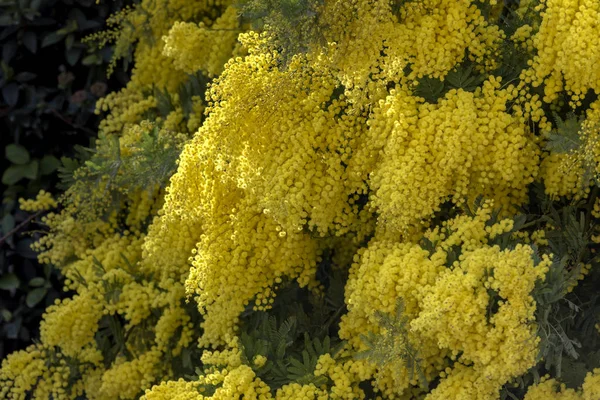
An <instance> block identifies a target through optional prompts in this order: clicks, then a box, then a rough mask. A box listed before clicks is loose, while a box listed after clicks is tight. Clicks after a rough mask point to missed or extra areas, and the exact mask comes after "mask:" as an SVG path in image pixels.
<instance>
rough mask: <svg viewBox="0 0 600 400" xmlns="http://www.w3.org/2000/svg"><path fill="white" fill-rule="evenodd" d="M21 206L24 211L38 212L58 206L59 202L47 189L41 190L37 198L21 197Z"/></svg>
mask: <svg viewBox="0 0 600 400" xmlns="http://www.w3.org/2000/svg"><path fill="white" fill-rule="evenodd" d="M19 206H20V207H21V210H23V211H30V212H37V211H46V210H49V209H51V208H55V207H56V206H58V203H57V202H56V200H54V198H53V197H52V194H51V193H48V192H46V191H45V190H40V192H39V193H38V194H37V196H36V197H35V200H34V199H27V200H25V199H19Z"/></svg>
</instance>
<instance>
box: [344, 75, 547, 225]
mask: <svg viewBox="0 0 600 400" xmlns="http://www.w3.org/2000/svg"><path fill="white" fill-rule="evenodd" d="M500 85H501V81H500V79H498V78H494V77H490V78H489V80H488V81H486V82H484V83H483V86H482V88H481V89H479V88H478V89H477V90H476V91H475V92H474V93H469V92H465V91H463V90H458V91H456V90H451V91H450V92H448V94H447V95H446V96H445V97H444V98H443V99H441V100H440V101H439V102H438V104H427V103H426V104H423V105H421V106H417V107H415V106H416V104H417V102H416V100H411V99H410V98H408V99H407V95H406V93H402V92H399V93H397V94H396V93H392V94H391V95H390V96H389V97H388V98H387V99H386V101H385V102H384V103H383V104H382V105H381V107H380V108H379V109H377V110H375V112H374V117H372V118H371V119H370V120H369V127H370V129H369V133H368V136H367V139H366V140H365V142H364V144H365V146H366V147H367V148H368V150H367V151H365V155H363V157H370V158H373V157H374V154H376V152H381V153H382V154H383V157H382V159H381V161H380V163H379V164H378V165H376V166H375V167H374V168H373V170H372V171H371V175H370V182H369V185H370V187H371V188H372V189H373V191H374V195H373V205H374V206H375V207H376V209H377V212H378V213H379V222H380V223H382V224H386V225H390V226H391V227H393V228H396V229H400V230H406V228H407V227H409V226H410V225H413V224H415V223H419V221H426V220H427V219H428V218H429V217H431V216H432V215H433V213H434V212H436V211H439V206H440V205H441V204H442V203H444V202H445V201H446V200H452V201H453V202H454V203H455V204H457V205H461V204H463V203H464V202H465V201H473V200H474V199H475V198H476V197H477V196H479V195H484V196H485V197H486V198H490V199H494V201H495V202H496V204H497V205H498V206H502V207H503V208H504V209H505V210H506V211H512V210H513V208H514V206H516V205H519V204H522V203H523V202H524V201H525V199H526V192H527V189H526V188H527V185H528V184H529V183H531V182H533V180H534V179H535V177H536V175H537V168H538V163H539V160H538V159H539V149H538V148H537V146H536V144H535V140H534V138H533V135H532V134H531V132H529V130H528V129H527V127H526V126H524V125H523V124H522V123H520V122H519V121H518V119H517V118H515V117H514V116H512V115H511V114H510V113H509V110H507V109H506V103H507V102H508V101H510V100H511V99H512V95H511V94H510V93H511V91H512V89H511V87H510V86H509V87H508V88H507V89H504V90H503V89H500ZM379 143H384V145H383V146H382V147H379V146H378V144H379ZM362 160H363V158H358V157H357V159H356V160H353V161H355V162H356V163H357V164H358V165H361V166H362V165H365V163H364V162H362Z"/></svg>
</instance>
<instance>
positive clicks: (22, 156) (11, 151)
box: [4, 143, 29, 165]
mask: <svg viewBox="0 0 600 400" xmlns="http://www.w3.org/2000/svg"><path fill="white" fill-rule="evenodd" d="M4 154H5V155H6V158H7V159H8V161H10V162H12V163H13V164H17V165H23V164H27V163H28V162H29V152H28V151H27V149H26V148H25V147H23V146H19V145H18V144H14V143H13V144H9V145H8V146H6V147H5V148H4Z"/></svg>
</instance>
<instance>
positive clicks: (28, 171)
mask: <svg viewBox="0 0 600 400" xmlns="http://www.w3.org/2000/svg"><path fill="white" fill-rule="evenodd" d="M39 164H40V163H39V161H38V160H33V161H31V162H30V163H29V164H27V165H24V166H23V167H24V170H23V175H24V176H25V178H28V179H31V180H34V179H36V178H37V177H38V171H39Z"/></svg>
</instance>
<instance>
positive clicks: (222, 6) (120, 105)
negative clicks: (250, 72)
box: [92, 0, 238, 134]
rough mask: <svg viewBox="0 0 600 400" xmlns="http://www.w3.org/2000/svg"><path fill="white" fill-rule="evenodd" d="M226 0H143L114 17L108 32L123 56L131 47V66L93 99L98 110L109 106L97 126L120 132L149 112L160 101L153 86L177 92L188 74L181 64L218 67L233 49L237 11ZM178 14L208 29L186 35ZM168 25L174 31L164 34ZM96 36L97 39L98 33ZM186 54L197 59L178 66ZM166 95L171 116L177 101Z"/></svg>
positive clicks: (211, 71) (205, 69)
mask: <svg viewBox="0 0 600 400" xmlns="http://www.w3.org/2000/svg"><path fill="white" fill-rule="evenodd" d="M230 3H231V1H230V0H201V1H186V0H143V1H141V2H140V3H139V4H137V5H136V6H135V7H133V8H131V9H129V10H128V12H126V13H122V15H120V18H117V19H115V20H114V21H113V25H115V26H116V28H115V29H114V30H112V31H109V32H108V33H107V34H108V35H109V36H111V37H112V40H115V41H116V47H117V55H119V56H120V57H125V58H127V57H129V54H128V53H130V52H132V53H133V54H132V56H133V60H134V62H135V68H134V69H133V71H132V75H131V80H130V81H129V83H128V84H127V86H126V87H125V88H124V89H123V90H121V91H120V92H117V93H111V94H109V95H108V96H106V97H104V98H103V99H100V100H99V101H98V103H97V104H96V110H97V113H100V112H101V111H110V114H109V115H107V116H106V117H105V118H104V119H103V120H102V122H101V124H100V130H101V132H104V133H107V134H109V133H110V134H120V133H121V132H122V131H123V130H124V128H127V127H128V126H130V125H132V124H137V123H139V122H141V121H142V120H143V119H144V117H145V116H146V115H147V113H148V112H152V111H154V112H155V110H156V107H157V106H158V105H159V104H158V103H159V102H160V100H159V99H158V98H157V97H156V96H157V91H158V92H159V93H162V92H163V91H166V93H168V94H169V95H171V96H173V95H175V94H178V93H179V89H180V87H181V85H183V84H184V83H185V82H186V80H187V76H186V74H185V73H182V72H181V69H182V68H183V69H184V70H185V71H186V72H189V73H196V72H200V73H202V74H205V75H207V76H213V75H215V74H217V73H219V72H220V71H221V69H222V66H223V64H224V63H225V61H227V59H228V58H229V57H231V55H232V52H233V48H234V45H235V39H236V36H237V33H238V32H237V29H238V21H237V14H236V11H235V9H234V8H233V7H230V6H229V5H230ZM180 20H182V21H190V20H195V21H198V22H200V25H201V26H202V27H208V29H204V30H202V29H200V30H199V31H198V32H196V34H195V35H189V33H190V32H189V27H188V30H187V31H184V30H182V29H180V28H183V27H184V25H181V23H179V22H178V21H180ZM178 27H179V28H178ZM171 29H173V32H172V34H171V35H168V34H169V31H170V30H171ZM111 32H112V33H111ZM203 35H204V36H203ZM96 36H98V35H96ZM99 36H100V37H99V38H100V39H102V34H100V35H99ZM163 37H165V39H166V42H167V43H166V44H165V41H164V40H163V39H162V38H163ZM177 38H179V39H177ZM192 38H196V40H195V41H194V42H193V43H195V45H192V44H191V42H189V41H190V40H191V39H192ZM92 39H95V37H92ZM136 41H137V43H136V45H135V48H134V49H132V48H131V47H132V44H133V43H134V42H136ZM177 46H185V47H181V48H180V47H177ZM186 55H189V56H191V57H193V59H194V60H198V61H197V62H198V63H199V64H198V65H197V66H196V67H195V68H193V70H189V68H187V67H186V68H184V67H182V66H183V65H184V64H182V63H184V61H183V58H185V57H186ZM199 70H200V71H199ZM149 94H150V95H149ZM196 94H199V93H196ZM171 101H172V102H173V106H175V107H176V109H175V111H174V112H175V114H174V115H173V116H170V118H171V119H174V118H177V113H178V112H181V102H179V101H176V100H173V99H172V100H171ZM177 107H179V111H178V110H177ZM162 117H163V118H168V117H169V116H167V115H163V116H162Z"/></svg>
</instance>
